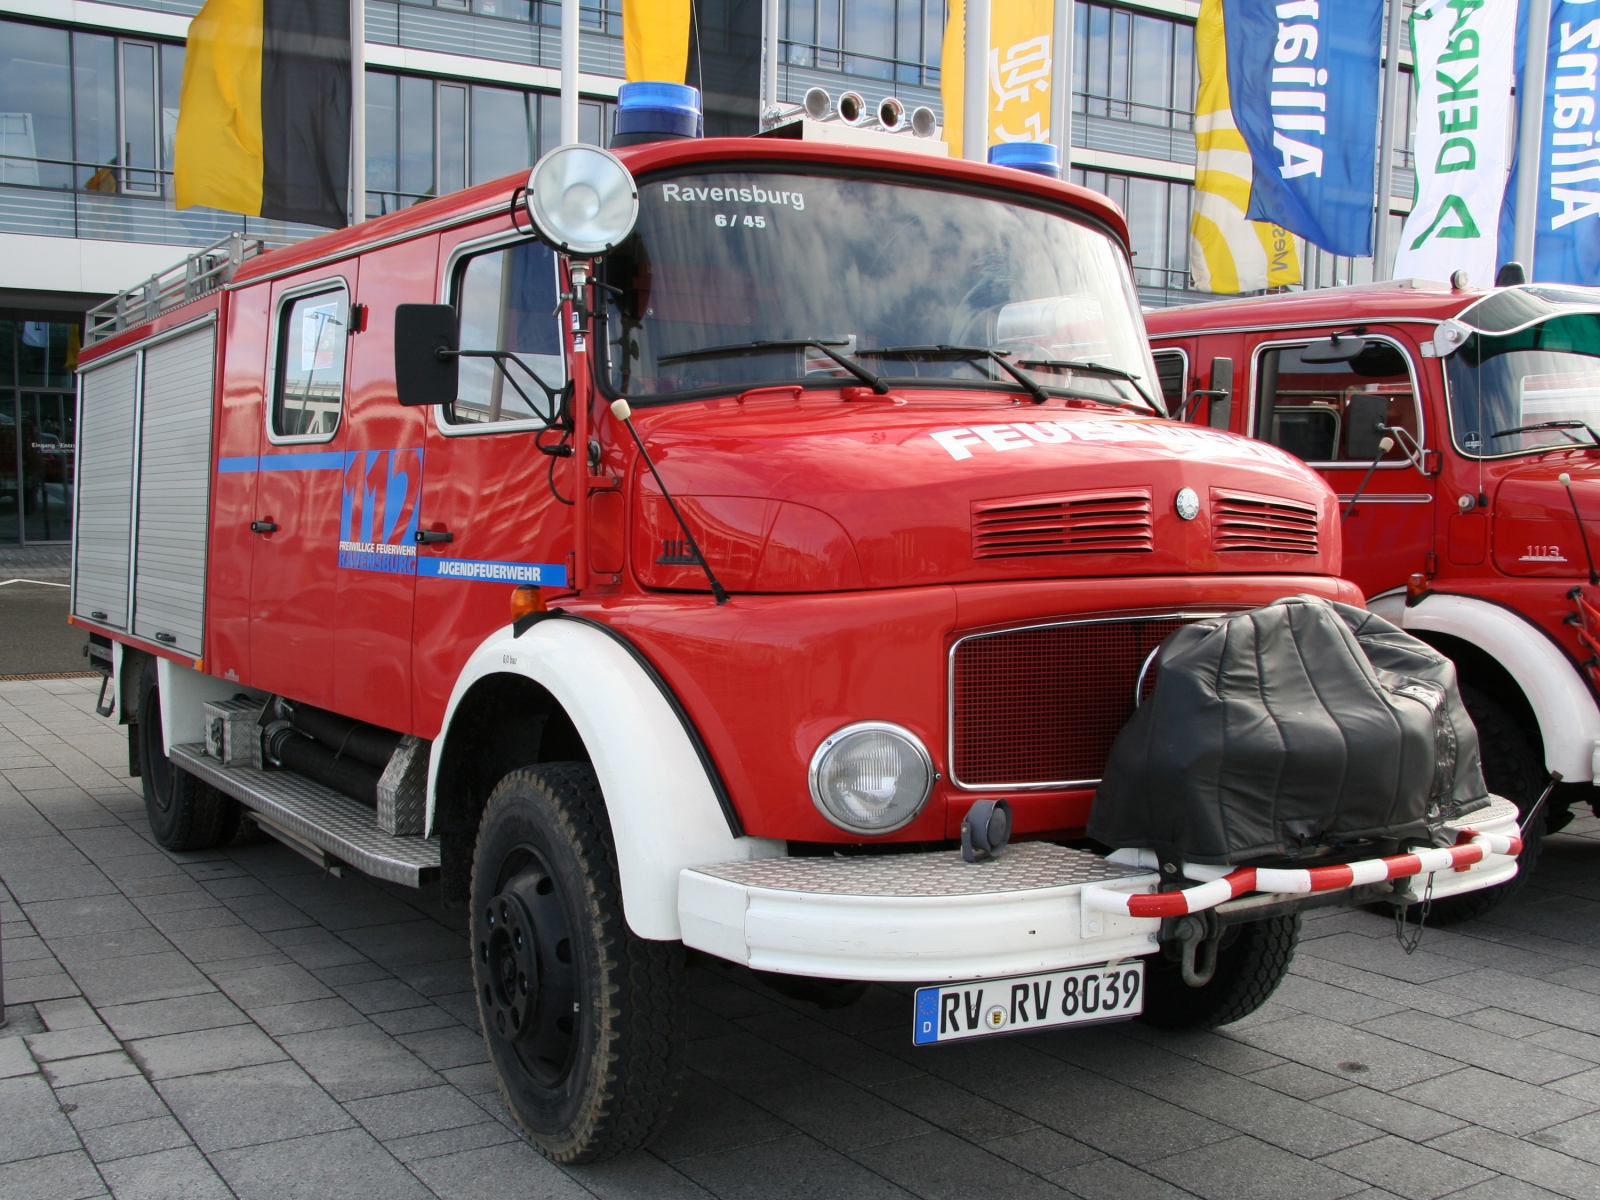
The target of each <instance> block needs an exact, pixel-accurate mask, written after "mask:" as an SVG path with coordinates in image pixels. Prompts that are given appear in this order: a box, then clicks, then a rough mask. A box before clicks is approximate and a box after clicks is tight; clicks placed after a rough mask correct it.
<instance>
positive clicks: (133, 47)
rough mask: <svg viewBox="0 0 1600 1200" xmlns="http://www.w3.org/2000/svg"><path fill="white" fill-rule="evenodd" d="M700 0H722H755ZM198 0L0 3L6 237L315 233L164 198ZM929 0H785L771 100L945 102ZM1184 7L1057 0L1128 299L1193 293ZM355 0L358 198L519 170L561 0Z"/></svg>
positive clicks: (45, 408)
mask: <svg viewBox="0 0 1600 1200" xmlns="http://www.w3.org/2000/svg"><path fill="white" fill-rule="evenodd" d="M704 2H711V3H717V4H721V5H724V6H726V7H727V8H728V9H729V11H730V12H731V11H732V10H733V9H735V8H737V7H738V6H739V5H740V4H758V3H759V0H704ZM1400 2H1401V3H1404V4H1405V5H1406V6H1407V7H1408V8H1409V7H1410V6H1411V5H1412V3H1413V2H1414V0H1400ZM200 3H201V0H122V3H120V4H118V5H115V6H112V5H105V4H99V3H97V2H96V0H78V3H77V4H76V6H75V7H73V8H72V9H71V10H70V11H71V13H72V14H74V19H75V20H77V21H79V22H80V24H77V25H73V24H70V23H68V22H66V21H65V20H63V21H54V20H51V19H47V18H45V17H43V16H40V15H39V14H38V12H37V9H36V8H34V7H32V6H30V4H29V2H28V0H0V252H6V247H7V245H8V242H7V239H8V238H13V237H14V238H16V239H19V243H18V244H20V242H21V241H26V242H27V243H28V246H29V247H31V248H33V249H37V247H39V246H41V245H45V246H47V245H49V244H50V243H47V242H43V241H41V240H40V239H49V238H63V239H75V240H76V241H77V243H78V244H79V246H80V247H86V248H87V249H81V250H80V251H79V253H80V254H81V255H83V256H84V257H85V258H95V257H97V256H102V255H105V254H112V255H114V254H115V252H117V251H118V250H127V251H129V252H130V254H129V256H128V257H130V259H131V258H135V257H137V255H133V254H132V253H131V252H132V251H137V250H138V249H139V248H140V247H143V248H144V249H145V251H146V253H145V256H144V257H143V258H141V259H139V261H140V262H141V264H145V263H149V265H142V266H141V267H140V269H139V270H138V271H137V272H136V273H135V272H132V271H131V268H130V273H129V275H128V278H126V279H125V280H122V281H121V282H118V283H116V284H115V287H124V286H128V285H129V284H131V283H134V282H136V281H137V280H138V279H139V278H142V277H144V276H146V275H148V274H149V272H150V271H151V270H152V269H156V268H157V267H159V266H164V265H167V264H166V261H162V262H160V263H152V262H151V261H150V260H151V256H152V255H154V254H155V253H156V252H158V251H159V252H160V253H162V254H163V255H166V256H167V258H170V259H171V260H172V261H176V259H177V258H178V257H180V256H181V253H182V248H184V247H192V246H198V245H204V244H206V243H209V242H212V241H215V240H216V239H218V238H220V237H223V236H225V235H226V234H228V233H230V232H232V231H234V230H238V231H241V232H243V233H245V234H247V235H249V236H251V237H261V238H264V239H265V240H267V242H268V243H269V244H284V243H287V242H290V241H295V240H298V239H300V238H303V237H307V236H311V235H313V234H315V233H318V232H320V231H319V230H317V229H314V228H311V227H309V226H296V225H289V224H285V223H282V222H272V221H263V220H260V219H259V218H255V217H240V216H235V215H232V214H227V213H220V212H214V211H211V210H207V209H191V210H188V211H185V212H178V211H176V209H175V208H174V207H173V201H172V165H173V164H172V143H173V136H174V133H175V130H176V124H177V114H178V105H179V87H180V83H181V79H182V73H183V62H184V48H183V44H182V38H183V34H184V31H185V29H186V27H187V21H188V18H189V17H191V16H192V15H193V14H194V13H196V12H197V11H199V8H200ZM622 3H623V0H584V3H583V4H582V6H581V10H580V13H581V25H582V37H581V44H580V55H579V58H580V70H581V73H582V91H583V93H584V95H583V100H582V104H581V122H580V124H581V136H582V137H583V140H585V141H588V142H593V143H597V144H603V143H604V142H606V141H607V140H608V137H609V134H610V129H611V123H612V120H613V115H614V100H615V95H616V88H617V85H618V84H619V83H620V82H621V80H622V76H623V56H622V41H621V33H622ZM947 3H948V0H782V2H781V4H780V14H781V15H780V19H781V28H780V30H779V33H780V42H779V74H778V80H777V86H778V91H779V95H780V98H782V99H784V100H789V101H799V100H800V99H801V98H802V97H803V96H804V94H805V91H806V90H807V89H808V88H810V87H813V86H819V85H820V86H822V87H825V88H827V89H828V90H829V91H830V92H832V93H834V94H835V95H837V94H838V93H839V92H841V91H843V90H845V89H847V88H848V89H853V90H855V91H859V92H861V93H862V95H863V96H864V97H865V98H866V99H867V101H868V102H869V104H875V103H876V101H877V100H879V99H881V98H882V97H884V96H887V95H897V96H899V97H900V98H901V99H902V100H903V101H905V102H906V103H907V105H908V106H911V105H918V104H925V105H928V106H930V107H932V108H933V109H934V110H935V112H942V103H941V96H940V82H941V75H940V67H941V58H942V52H943V46H944V32H945V24H946V21H947V19H948V11H947ZM63 11H66V10H63ZM707 11H709V10H707ZM1198 11H1199V5H1198V3H1197V2H1196V0H1138V2H1127V3H1104V2H1099V0H1075V7H1074V34H1075V36H1074V46H1073V98H1072V122H1073V129H1072V135H1073V136H1072V140H1073V144H1074V149H1073V171H1072V179H1073V180H1074V182H1077V183H1080V184H1082V185H1084V186H1086V187H1089V188H1092V189H1094V190H1096V191H1100V192H1103V193H1105V194H1106V195H1108V196H1110V197H1111V198H1112V199H1113V200H1115V201H1116V202H1117V203H1118V204H1119V205H1121V206H1122V208H1123V210H1124V211H1125V212H1126V213H1127V215H1128V223H1129V230H1130V235H1131V240H1132V244H1133V250H1134V255H1135V257H1134V267H1135V272H1136V275H1137V279H1138V284H1139V290H1140V296H1141V299H1142V301H1143V302H1144V303H1145V304H1146V305H1147V306H1152V307H1154V306H1165V305H1169V304H1174V303H1186V302H1192V301H1195V300H1203V299H1206V298H1207V297H1205V296H1203V295H1201V294H1199V293H1196V292H1193V291H1191V290H1190V287H1189V262H1188V244H1189V243H1188V223H1189V215H1190V211H1191V208H1192V203H1193V178H1194V161H1195V145H1194V115H1193V113H1194V97H1195V90H1196V82H1197V80H1196V71H1195V59H1194V21H1195V17H1196V15H1197V13H1198ZM366 14H367V62H368V72H367V185H368V200H367V215H369V216H375V215H380V214H382V213H386V212H392V211H394V210H395V209H397V208H404V207H406V206H407V205H410V204H414V203H417V202H418V201H420V200H423V199H426V198H428V197H431V196H436V195H441V194H443V193H445V192H449V191H453V190H455V189H457V188H461V187H466V186H470V185H472V184H476V183H481V182H483V181H485V180H489V179H494V178H497V177H500V176H503V175H506V174H508V173H511V172H514V171H518V170H523V169H525V168H526V167H527V166H528V165H530V164H531V163H532V162H534V161H535V159H536V158H537V157H538V155H539V153H540V152H541V151H542V150H545V149H548V148H549V147H550V146H551V145H553V144H554V141H555V138H556V124H557V107H558V104H557V98H556V96H555V90H556V85H557V68H558V67H559V63H560V38H559V24H560V5H559V3H554V2H550V0H366ZM1402 66H1403V68H1406V69H1408V66H1409V64H1408V63H1407V62H1406V60H1405V58H1404V57H1403V58H1402ZM419 67H426V69H425V70H424V69H419ZM756 69H757V70H759V68H756ZM691 74H692V72H691ZM690 82H694V79H693V78H692V77H691V79H690ZM753 86H754V84H753ZM1411 90H1412V89H1411V88H1409V87H1406V88H1404V89H1403V93H1404V94H1403V109H1402V120H1403V122H1404V127H1405V128H1407V129H1409V128H1410V124H1411V108H1412V96H1411ZM1410 144H1411V139H1410V136H1409V135H1408V136H1407V137H1406V138H1405V139H1404V141H1403V144H1402V145H1401V146H1400V147H1398V148H1397V150H1396V167H1397V170H1396V183H1395V189H1394V190H1395V194H1396V203H1395V206H1394V207H1395V210H1396V211H1395V213H1394V214H1392V215H1391V216H1390V218H1389V219H1390V222H1391V225H1392V226H1398V223H1399V221H1400V220H1401V213H1402V212H1403V210H1404V209H1405V208H1406V207H1407V205H1408V204H1409V196H1410V193H1411V189H1412V177H1411V151H1410ZM1302 264H1303V267H1304V270H1305V278H1306V283H1305V286H1309V287H1317V286H1330V285H1333V284H1337V283H1349V282H1361V281H1364V280H1367V279H1370V278H1372V264H1371V261H1370V260H1361V259H1357V260H1351V259H1335V258H1333V257H1332V256H1329V255H1324V254H1321V253H1320V252H1319V251H1316V250H1315V249H1314V248H1303V252H1302ZM80 290H81V291H83V292H92V291H94V290H95V289H92V288H84V289H80ZM112 290H114V289H112ZM92 299H93V297H92V296H85V297H83V298H82V300H83V301H86V302H87V301H92ZM39 300H40V296H39V291H38V289H34V290H33V291H30V292H23V291H7V289H6V288H5V287H4V286H0V313H6V312H9V313H11V314H12V316H14V318H15V319H14V320H10V321H9V322H8V323H3V324H0V352H3V353H4V354H6V355H7V356H8V357H6V358H5V359H4V364H3V366H0V435H3V437H4V438H5V439H6V440H5V441H4V443H3V444H0V542H6V541H14V540H17V539H20V538H26V539H28V540H55V539H57V538H59V537H62V536H65V528H66V527H65V526H64V525H63V524H62V518H61V516H60V513H61V512H64V511H66V510H65V509H64V508H61V507H60V506H62V505H65V504H67V503H68V501H67V499H66V497H67V495H68V494H69V493H70V488H71V471H70V451H62V450H55V449H48V448H43V449H42V448H41V447H54V446H63V447H70V445H71V430H70V428H69V427H68V418H69V417H70V412H69V411H68V410H67V409H63V410H61V412H56V411H55V410H54V409H52V408H51V405H52V404H55V403H56V400H54V399H52V397H59V396H61V395H64V394H66V393H68V392H70V389H71V379H70V377H63V376H60V375H59V371H58V372H57V373H56V374H52V373H51V372H50V371H44V372H43V373H42V374H41V373H39V372H37V371H33V370H32V368H31V367H29V366H28V365H27V364H29V363H31V362H34V361H35V360H36V359H37V356H38V354H39V353H40V352H43V353H45V354H46V356H47V357H48V356H49V355H55V356H57V357H56V358H55V359H52V360H51V361H56V362H65V361H66V360H65V359H64V358H62V357H60V356H62V355H66V354H68V353H69V349H68V348H69V345H70V346H71V348H72V349H71V352H72V353H75V348H76V343H75V342H74V341H72V340H71V339H72V337H75V336H76V335H70V336H69V333H68V332H67V331H68V330H70V329H74V328H76V327H77V326H76V324H75V322H76V321H77V316H76V315H75V314H73V313H72V312H70V311H68V310H70V309H71V308H72V305H73V304H74V303H79V302H80V298H79V297H78V296H73V297H70V298H67V299H63V300H60V301H58V302H54V303H43V304H39V303H38V301H39ZM78 311H79V312H80V313H81V311H82V309H81V307H80V308H79V310H78ZM41 329H43V330H46V332H45V333H43V334H41V333H40V332H39V330H41ZM41 337H42V338H43V339H44V344H43V345H41V344H37V343H38V342H39V339H40V338H41ZM30 339H31V340H30ZM68 408H69V409H70V406H68ZM63 414H65V415H63ZM30 456H31V457H30ZM13 531H14V532H13Z"/></svg>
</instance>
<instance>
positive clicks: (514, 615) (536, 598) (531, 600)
mask: <svg viewBox="0 0 1600 1200" xmlns="http://www.w3.org/2000/svg"><path fill="white" fill-rule="evenodd" d="M544 611H545V606H544V593H543V592H541V591H540V590H539V589H538V588H536V587H533V586H532V585H530V584H526V583H524V584H521V585H519V586H517V587H514V588H512V589H511V619H512V620H513V621H520V620H522V618H523V617H525V616H527V615H528V614H529V613H541V612H544Z"/></svg>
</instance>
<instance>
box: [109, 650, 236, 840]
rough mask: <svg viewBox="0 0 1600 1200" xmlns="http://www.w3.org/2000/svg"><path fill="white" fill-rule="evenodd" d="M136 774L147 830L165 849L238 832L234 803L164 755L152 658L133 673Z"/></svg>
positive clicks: (227, 837)
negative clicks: (136, 719) (136, 678)
mask: <svg viewBox="0 0 1600 1200" xmlns="http://www.w3.org/2000/svg"><path fill="white" fill-rule="evenodd" d="M134 735H135V736H137V737H138V738H139V777H140V780H141V782H142V783H143V785H144V811H145V815H146V816H147V817H148V818H149V819H150V832H151V834H152V835H154V837H155V839H156V841H157V842H159V843H160V844H161V845H163V846H165V847H166V848H167V849H168V850H210V849H212V848H213V847H215V846H222V845H226V844H227V843H228V842H230V841H232V840H233V838H234V835H235V834H237V833H238V830H239V817H240V812H239V805H238V803H237V802H236V801H235V800H233V799H232V798H231V797H229V796H224V795H223V794H222V793H221V792H219V791H217V789H216V788H214V787H212V786H211V785H210V784H208V783H205V782H203V781H202V780H199V779H196V778H195V777H194V776H193V775H191V774H189V772H187V771H185V770H184V769H183V768H182V767H179V766H176V765H174V764H173V762H172V760H171V759H169V758H168V757H167V748H166V742H165V740H164V739H163V737H162V735H161V691H160V688H159V686H158V684H157V673H156V663H155V659H153V658H151V659H146V660H145V664H144V670H143V672H142V674H141V675H140V676H139V723H138V725H137V726H136V727H135V729H134Z"/></svg>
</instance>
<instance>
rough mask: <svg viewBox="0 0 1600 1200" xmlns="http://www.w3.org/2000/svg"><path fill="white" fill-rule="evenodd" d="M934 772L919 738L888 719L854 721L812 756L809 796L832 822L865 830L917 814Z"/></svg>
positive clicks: (883, 829) (886, 829)
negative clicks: (854, 722)
mask: <svg viewBox="0 0 1600 1200" xmlns="http://www.w3.org/2000/svg"><path fill="white" fill-rule="evenodd" d="M937 778H938V775H937V773H936V772H935V771H934V769H933V759H932V757H931V756H930V755H929V754H928V751H927V748H926V747H925V746H924V745H923V744H922V741H921V739H920V738H918V737H917V735H916V734H914V733H912V732H911V731H910V730H909V729H906V728H904V727H902V726H900V725H892V724H890V723H889V722H887V721H859V722H857V723H856V724H854V725H846V726H845V727H844V728H843V729H840V730H838V731H837V732H835V733H832V734H830V735H829V736H828V737H826V738H824V739H823V742H822V745H820V746H818V747H817V752H816V753H815V754H813V755H812V756H811V770H810V772H809V775H808V782H809V784H810V786H811V801H812V803H813V804H815V805H816V806H817V811H818V812H820V813H821V814H822V815H823V816H824V817H826V818H827V819H828V820H829V821H830V822H832V823H833V824H834V825H837V826H838V827H839V828H840V829H844V830H847V831H848V832H850V833H860V834H866V835H869V836H872V835H876V834H883V833H893V832H894V831H895V830H896V829H900V828H903V827H904V826H906V825H908V824H910V823H911V822H912V821H913V820H915V819H916V817H917V814H918V813H920V812H921V811H922V806H923V805H925V804H926V803H927V802H928V797H929V796H930V795H932V794H933V784H934V781H935V780H936V779H937Z"/></svg>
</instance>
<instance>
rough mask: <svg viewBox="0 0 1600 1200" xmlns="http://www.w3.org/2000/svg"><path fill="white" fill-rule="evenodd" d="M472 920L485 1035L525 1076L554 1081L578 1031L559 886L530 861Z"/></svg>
mask: <svg viewBox="0 0 1600 1200" xmlns="http://www.w3.org/2000/svg"><path fill="white" fill-rule="evenodd" d="M473 916H474V922H473V924H474V926H475V929H474V934H475V936H474V938H473V942H474V944H475V945H474V948H475V953H474V955H473V958H474V967H475V968H476V971H477V975H478V989H479V997H480V999H481V1001H482V1004H483V1013H484V1018H485V1022H486V1024H487V1025H488V1030H487V1032H489V1033H490V1035H491V1036H493V1037H496V1038H499V1039H502V1040H504V1041H507V1042H510V1043H511V1044H512V1046H513V1047H514V1048H515V1050H516V1053H517V1055H518V1057H520V1058H521V1059H522V1061H523V1064H524V1066H526V1067H527V1069H528V1071H529V1073H530V1074H532V1075H533V1076H534V1077H535V1078H536V1079H538V1080H539V1081H540V1082H541V1083H545V1084H547V1085H548V1084H552V1083H555V1082H558V1081H559V1080H560V1079H561V1078H562V1077H563V1076H564V1075H565V1074H566V1073H567V1071H568V1069H569V1068H570V1066H571V1059H572V1052H573V1049H574V1047H575V1036H574V1035H575V1034H576V1032H577V1016H578V1005H577V979H576V972H575V970H574V963H573V951H572V936H571V927H570V921H569V919H568V916H567V909H566V904H565V903H564V901H563V899H562V896H561V893H560V889H559V888H558V887H557V885H556V881H555V878H554V876H552V875H551V874H550V872H549V871H548V870H546V869H545V866H544V864H543V863H542V862H541V861H540V860H539V859H538V858H537V857H532V858H531V859H530V860H529V861H527V862H525V864H524V865H523V866H522V867H521V869H520V870H518V871H516V873H515V874H513V875H512V876H511V877H510V878H509V879H507V880H506V881H505V882H504V884H503V885H502V886H501V888H500V891H499V892H497V893H496V894H495V895H494V897H493V898H491V899H490V900H489V901H488V902H487V903H486V904H485V905H483V906H482V908H481V909H480V910H479V911H478V912H476V913H474V914H473Z"/></svg>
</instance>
